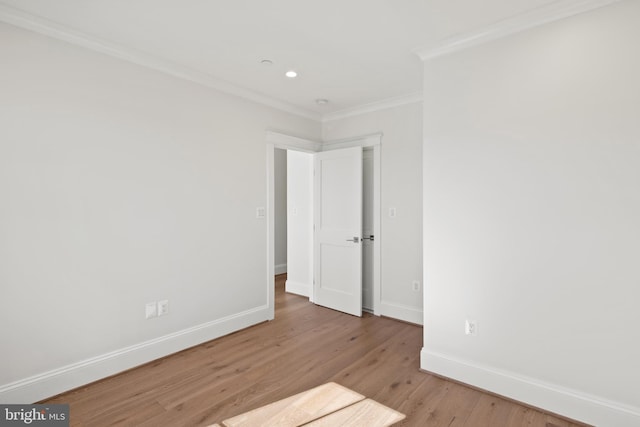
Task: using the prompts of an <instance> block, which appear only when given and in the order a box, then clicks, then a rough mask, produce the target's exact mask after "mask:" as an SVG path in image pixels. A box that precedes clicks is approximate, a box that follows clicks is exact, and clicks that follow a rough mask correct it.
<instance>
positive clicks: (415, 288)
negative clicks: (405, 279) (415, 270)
mask: <svg viewBox="0 0 640 427" xmlns="http://www.w3.org/2000/svg"><path fill="white" fill-rule="evenodd" d="M411 288H412V289H413V291H414V292H420V281H419V280H414V281H413V282H412V283H411Z"/></svg>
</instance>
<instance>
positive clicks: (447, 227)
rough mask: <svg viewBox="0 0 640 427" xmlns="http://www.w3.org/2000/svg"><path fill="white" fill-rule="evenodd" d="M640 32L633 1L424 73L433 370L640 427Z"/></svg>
mask: <svg viewBox="0 0 640 427" xmlns="http://www.w3.org/2000/svg"><path fill="white" fill-rule="evenodd" d="M638 22H640V2H633V1H624V2H620V3H617V4H615V5H613V6H609V7H606V8H603V9H599V10H597V11H593V12H589V13H586V14H583V15H579V16H576V17H573V18H569V19H566V20H563V21H558V22H555V23H553V24H549V25H546V26H543V27H539V28H537V29H534V30H530V31H527V32H525V33H520V34H517V35H514V36H511V37H508V38H505V39H502V40H498V41H495V42H492V43H490V44H486V45H483V46H480V47H475V48H472V49H469V50H466V51H463V52H460V53H457V54H453V55H451V56H446V57H442V58H440V59H436V60H433V61H429V62H426V63H425V80H424V91H425V92H424V99H425V102H424V105H425V109H424V235H425V237H424V262H425V277H426V279H425V281H426V284H425V299H424V307H425V316H424V325H425V326H424V350H423V358H422V367H423V368H424V369H427V370H430V371H435V372H437V373H439V374H443V375H446V376H449V377H453V378H456V379H458V380H461V381H463V382H467V383H470V384H473V385H476V386H479V387H483V388H487V389H489V390H492V391H494V392H497V393H500V394H503V395H507V396H509V397H512V398H515V399H519V400H524V401H526V402H528V403H531V404H533V405H536V406H540V407H543V408H546V409H549V410H551V411H555V412H559V413H561V414H563V415H567V416H570V417H573V418H577V419H579V420H582V421H586V422H588V423H593V424H596V425H602V426H605V425H606V426H631V425H640V393H638V384H640V369H638V360H640V341H639V340H638V333H637V328H636V325H638V323H639V322H640V311H639V310H638V300H640V287H639V286H638V285H639V283H640V269H638V265H639V262H638V260H639V255H640V222H639V218H640V191H639V190H638V188H639V184H640V167H639V165H640V120H639V113H640V80H639V79H638V76H640V55H639V54H638V52H639V51H638V46H637V41H638V40H639V39H640V26H638ZM467 318H471V319H474V320H477V321H478V323H479V329H478V330H479V333H478V335H477V336H475V337H473V336H466V335H465V334H464V322H465V319H467Z"/></svg>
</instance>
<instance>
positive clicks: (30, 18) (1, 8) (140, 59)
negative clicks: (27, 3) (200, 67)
mask: <svg viewBox="0 0 640 427" xmlns="http://www.w3.org/2000/svg"><path fill="white" fill-rule="evenodd" d="M0 21H2V22H5V23H7V24H10V25H14V26H16V27H20V28H23V29H26V30H30V31H33V32H36V33H39V34H43V35H45V36H48V37H52V38H55V39H58V40H62V41H65V42H67V43H71V44H74V45H76V46H81V47H84V48H86V49H90V50H93V51H96V52H100V53H103V54H106V55H110V56H113V57H116V58H119V59H123V60H125V61H128V62H132V63H134V64H137V65H141V66H143V67H146V68H150V69H153V70H156V71H160V72H162V73H165V74H168V75H171V76H173V77H177V78H180V79H183V80H188V81H191V82H193V83H197V84H200V85H202V86H206V87H208V88H210V89H214V90H217V91H219V92H223V93H226V94H228V95H234V96H238V97H240V98H244V99H247V100H249V101H253V102H256V103H258V104H262V105H266V106H267V107H272V108H275V109H278V110H281V111H285V112H287V113H290V114H295V115H297V116H300V117H304V118H306V119H311V120H315V121H320V120H321V118H322V116H321V115H320V114H319V113H316V112H313V111H309V110H305V109H302V108H299V107H296V106H294V105H292V104H288V103H286V102H282V101H279V100H277V99H274V98H271V97H269V96H266V95H262V94H260V93H258V92H254V91H252V90H249V89H245V88H242V87H240V86H236V85H234V84H233V83H230V82H227V81H224V80H221V79H217V78H215V77H213V76H211V75H208V74H206V73H202V72H200V71H196V70H193V69H190V68H187V67H183V66H181V65H178V64H176V63H174V62H171V61H167V60H164V59H160V58H158V57H155V56H153V55H149V54H146V53H143V52H140V51H138V50H135V49H131V48H128V47H124V46H121V45H118V44H115V43H111V42H108V41H106V40H101V39H99V38H98V37H94V36H90V35H88V34H84V33H82V32H79V31H76V30H73V29H71V28H69V27H66V26H64V25H60V24H57V23H55V22H52V21H49V20H47V19H44V18H40V17H37V16H34V15H32V14H29V13H26V12H23V11H20V10H17V9H14V8H11V7H8V6H5V5H0Z"/></svg>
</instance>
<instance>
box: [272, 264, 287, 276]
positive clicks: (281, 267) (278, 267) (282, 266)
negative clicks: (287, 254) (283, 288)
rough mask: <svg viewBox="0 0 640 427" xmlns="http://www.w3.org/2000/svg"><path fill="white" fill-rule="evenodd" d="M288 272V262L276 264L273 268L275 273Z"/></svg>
mask: <svg viewBox="0 0 640 427" xmlns="http://www.w3.org/2000/svg"><path fill="white" fill-rule="evenodd" d="M286 272H287V264H276V265H275V267H274V269H273V274H276V275H277V274H284V273H286Z"/></svg>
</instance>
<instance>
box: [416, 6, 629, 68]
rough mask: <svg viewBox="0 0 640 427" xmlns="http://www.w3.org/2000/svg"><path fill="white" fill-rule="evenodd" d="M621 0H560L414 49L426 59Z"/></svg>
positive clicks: (421, 57)
mask: <svg viewBox="0 0 640 427" xmlns="http://www.w3.org/2000/svg"><path fill="white" fill-rule="evenodd" d="M618 1H621V0H561V1H557V2H554V3H550V4H547V5H545V6H542V7H539V8H536V9H533V10H530V11H527V12H525V13H521V14H519V15H516V16H513V17H510V18H507V19H504V20H502V21H499V22H497V23H495V24H493V25H490V26H487V27H484V28H481V29H478V30H475V31H471V32H468V33H462V34H458V35H456V36H453V37H450V38H448V39H445V40H443V41H442V42H440V43H439V44H436V45H435V46H430V47H426V48H420V49H416V50H414V53H415V54H416V55H418V56H419V57H420V59H422V60H423V61H430V60H432V59H435V58H439V57H441V56H445V55H449V54H451V53H454V52H458V51H461V50H464V49H468V48H470V47H473V46H478V45H481V44H484V43H488V42H490V41H493V40H497V39H500V38H503V37H507V36H510V35H512V34H516V33H519V32H522V31H525V30H528V29H531V28H535V27H538V26H540V25H544V24H547V23H550V22H553V21H558V20H560V19H564V18H568V17H571V16H574V15H578V14H580V13H584V12H588V11H590V10H594V9H597V8H600V7H604V6H607V5H610V4H612V3H616V2H618Z"/></svg>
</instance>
